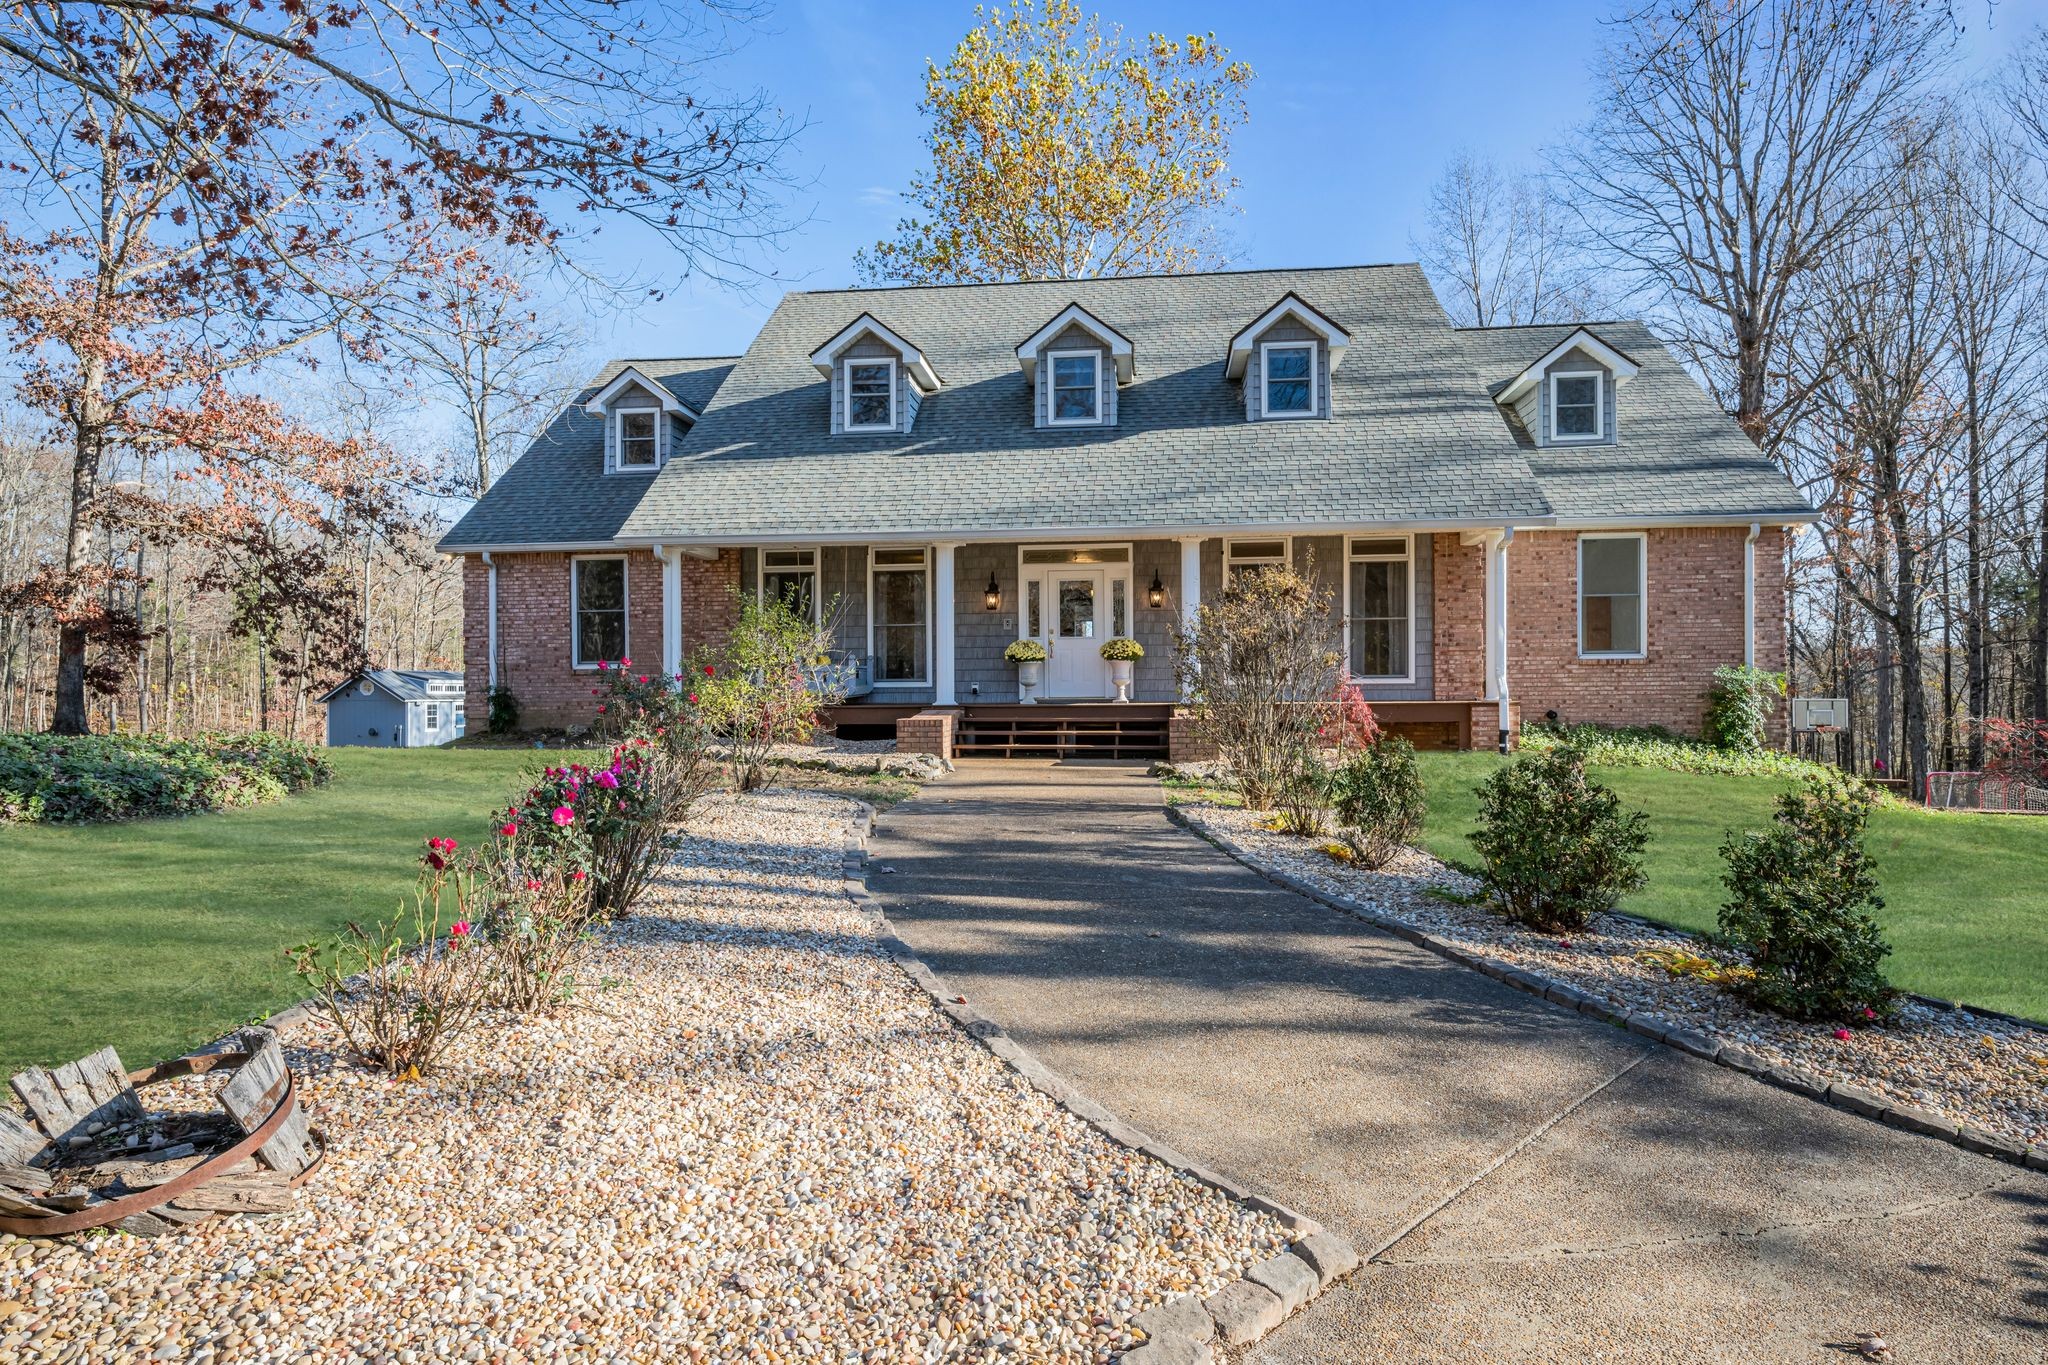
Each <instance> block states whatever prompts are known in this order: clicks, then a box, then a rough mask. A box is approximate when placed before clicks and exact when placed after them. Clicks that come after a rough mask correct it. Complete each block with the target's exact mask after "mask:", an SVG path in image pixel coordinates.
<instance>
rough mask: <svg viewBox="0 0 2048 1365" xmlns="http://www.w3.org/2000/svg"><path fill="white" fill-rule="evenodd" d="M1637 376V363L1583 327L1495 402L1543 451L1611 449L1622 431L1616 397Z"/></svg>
mask: <svg viewBox="0 0 2048 1365" xmlns="http://www.w3.org/2000/svg"><path fill="white" fill-rule="evenodd" d="M1636 371H1637V366H1636V363H1635V361H1633V360H1631V359H1630V358H1629V357H1628V356H1626V355H1624V354H1622V352H1621V351H1619V350H1617V349H1615V348H1614V347H1613V346H1610V345H1608V344H1607V343H1606V342H1605V341H1603V340H1601V339H1600V337H1599V335H1598V334H1597V333H1595V332H1594V331H1593V330H1592V329H1591V328H1589V327H1580V328H1578V329H1576V330H1575V331H1573V332H1572V334H1571V335H1570V336H1567V337H1566V338H1565V339H1564V340H1563V341H1560V342H1558V343H1557V345H1555V346H1553V347H1551V348H1550V350H1548V351H1547V352H1545V353H1544V354H1543V356H1542V357H1541V358H1539V359H1538V360H1537V361H1536V362H1535V363H1534V364H1532V365H1530V366H1529V367H1528V368H1527V369H1525V370H1523V371H1522V372H1521V373H1520V374H1518V375H1516V376H1515V377H1514V378H1513V379H1510V380H1509V381H1508V382H1507V384H1506V385H1505V386H1504V387H1503V388H1502V389H1501V390H1500V392H1498V393H1496V394H1495V395H1494V401H1495V402H1496V403H1499V404H1500V405H1501V406H1502V407H1504V408H1507V409H1509V410H1511V411H1512V412H1513V413H1514V414H1515V420H1516V421H1518V422H1520V423H1521V424H1522V429H1523V430H1524V431H1527V432H1528V433H1529V436H1530V438H1531V439H1532V440H1534V441H1535V442H1536V444H1537V445H1539V446H1564V445H1612V444H1614V441H1615V435H1616V432H1617V431H1618V430H1619V427H1620V422H1619V417H1618V415H1617V413H1616V407H1617V404H1616V401H1615V398H1616V392H1617V390H1619V389H1620V388H1621V386H1622V385H1623V384H1626V383H1627V382H1628V381H1629V380H1631V379H1633V378H1635V376H1636Z"/></svg>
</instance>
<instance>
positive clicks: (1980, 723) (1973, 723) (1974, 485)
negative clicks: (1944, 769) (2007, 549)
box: [1963, 367, 1991, 771]
mask: <svg viewBox="0 0 2048 1365" xmlns="http://www.w3.org/2000/svg"><path fill="white" fill-rule="evenodd" d="M1965 401H1966V403H1967V404H1968V411H1969V414H1970V422H1969V431H1968V435H1969V462H1970V468H1969V479H1968V503H1967V507H1966V509H1965V510H1966V516H1967V518H1968V520H1967V521H1966V522H1965V523H1964V525H1963V571H1964V573H1965V574H1966V575H1967V576H1968V578H1969V583H1968V584H1967V585H1966V588H1965V592H1966V595H1967V597H1968V602H1967V603H1966V605H1965V610H1966V611H1967V612H1968V616H1967V619H1966V620H1965V622H1964V626H1963V650H1964V653H1965V655H1966V658H1967V664H1966V668H1965V673H1966V674H1967V683H1966V686H1967V687H1968V689H1969V694H1970V699H1969V703H1968V707H1969V715H1968V718H1967V725H1968V731H1969V750H1970V752H1969V759H1968V762H1967V765H1966V766H1968V767H1969V768H1970V769H1971V770H1972V771H1975V770H1977V769H1980V768H1982V767H1983V766H1984V719H1985V717H1986V716H1988V715H1990V714H1991V653H1990V649H1989V647H1988V646H1987V645H1986V644H1985V640H1984V626H1985V617H1986V615H1987V613H1988V612H1989V610H1990V608H1989V605H1988V603H1987V602H1986V593H1985V590H1984V568H1985V566H1984V444H1983V422H1982V420H1981V417H1980V416H1979V413H1978V407H1979V396H1978V393H1977V375H1976V372H1975V369H1974V367H1973V368H1972V370H1971V373H1970V376H1969V381H1968V388H1967V393H1966V397H1965Z"/></svg>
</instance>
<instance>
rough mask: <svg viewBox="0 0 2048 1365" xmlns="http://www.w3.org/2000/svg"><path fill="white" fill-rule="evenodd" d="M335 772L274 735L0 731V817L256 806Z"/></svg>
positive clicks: (93, 816)
mask: <svg viewBox="0 0 2048 1365" xmlns="http://www.w3.org/2000/svg"><path fill="white" fill-rule="evenodd" d="M331 776H333V769H331V768H330V767H329V766H328V764H327V760H326V759H325V758H324V757H322V756H321V754H320V753H319V751H318V750H316V749H314V748H313V747H312V746H311V745H307V744H301V743H299V742H298V741H297V740H290V739H284V738H281V737H279V736H277V735H269V734H261V733H258V734H249V735H205V736H202V737H200V738H198V739H190V740H184V739H162V738H157V737H154V736H149V735H0V822H4V821H17V822H27V823H31V824H33V823H47V824H87V823H91V822H95V821H102V820H135V819H143V818H148V817H154V816H165V815H193V814H197V813H199V812H201V811H210V810H221V809H225V808H227V807H230V806H254V805H258V804H260V803H262V802H265V801H275V800H277V799H278V798H279V797H282V796H285V795H287V794H289V793H291V792H296V791H303V790H305V789H306V788H308V787H312V786H317V785H319V784H320V783H323V782H325V781H327V780H328V778H330V777H331Z"/></svg>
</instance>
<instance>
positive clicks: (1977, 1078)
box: [1178, 804, 2048, 1147]
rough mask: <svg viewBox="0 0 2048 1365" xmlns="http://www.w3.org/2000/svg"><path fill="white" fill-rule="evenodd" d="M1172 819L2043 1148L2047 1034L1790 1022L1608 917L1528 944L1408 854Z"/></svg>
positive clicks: (1624, 996)
mask: <svg viewBox="0 0 2048 1365" xmlns="http://www.w3.org/2000/svg"><path fill="white" fill-rule="evenodd" d="M1178 809H1179V810H1180V812H1181V814H1182V815H1183V816H1184V817H1185V818H1186V819H1187V820H1188V821H1189V822H1190V823H1191V824H1192V825H1193V826H1194V827H1195V828H1196V829H1197V830H1199V831H1200V832H1201V833H1203V834H1205V835H1206V836H1207V837H1209V838H1210V839H1212V840H1214V841H1215V842H1217V843H1218V844H1220V845H1222V846H1223V847H1224V848H1225V849H1227V850H1229V851H1230V852H1232V853H1234V854H1236V855H1237V856H1238V857H1240V858H1242V859H1244V860H1245V861H1246V862H1249V863H1251V864H1252V865H1253V866H1255V867H1259V868H1263V869H1265V870H1268V871H1272V872H1277V873H1281V874H1284V875H1286V876H1288V877H1291V878H1293V879H1295V880H1297V881H1300V882H1303V883H1305V884H1307V885H1309V886H1312V887H1315V888H1316V889H1318V890H1321V891H1323V892H1326V893H1328V894H1330V895H1332V896H1339V897H1343V898H1345V899H1347V900H1350V901H1353V902H1356V903H1358V904H1359V905H1361V906H1363V907H1364V908H1365V909H1367V910H1369V911H1371V912H1372V913H1374V914H1377V915H1381V916H1385V917H1387V918H1389V919H1393V920H1398V921H1400V922H1401V923H1404V924H1407V925H1409V926H1410V927H1412V928H1415V929H1418V930H1421V931H1423V932H1426V933H1428V934H1431V935H1433V936H1435V937H1437V938H1439V939H1442V940H1444V941H1446V942H1447V943H1449V944H1451V945H1453V946H1455V947H1457V948H1458V949H1460V950H1461V951H1464V952H1467V953H1470V954H1472V955H1474V956H1475V957H1483V958H1485V959H1488V960H1490V961H1493V962H1496V963H1499V964H1502V965H1504V966H1507V967H1511V968H1518V969H1520V970H1523V971H1527V972H1531V973H1534V974H1536V975H1538V976H1541V977H1544V978H1547V979H1548V980H1551V981H1555V982H1557V983H1560V984H1562V985H1565V986H1568V987H1571V988H1573V989H1575V990H1578V991H1581V992H1584V993H1585V994H1587V995H1589V996H1593V997H1595V998H1597V999H1599V1000H1602V1001H1605V1002H1607V1003H1608V1005H1610V1006H1611V1007H1612V1008H1614V1009H1615V1010H1616V1011H1618V1012H1625V1013H1645V1014H1650V1015H1654V1016H1656V1017H1658V1018H1660V1019H1663V1020H1665V1021H1667V1022H1668V1023H1669V1024H1673V1025H1677V1026H1679V1027H1682V1028H1689V1029H1693V1030H1696V1031H1698V1032H1700V1033H1702V1034H1705V1035H1707V1036H1709V1037H1711V1038H1714V1039H1717V1040H1719V1041H1721V1042H1722V1043H1724V1044H1727V1045H1732V1046H1737V1047H1741V1048H1744V1049H1747V1050H1748V1051H1749V1052H1751V1053H1753V1054H1755V1055H1756V1056H1757V1057H1759V1058H1761V1059H1763V1060H1764V1061H1765V1062H1766V1063H1767V1064H1769V1065H1773V1066H1782V1067H1788V1068H1792V1069H1795V1070H1797V1071H1802V1072H1806V1073H1809V1074H1811V1075H1813V1076H1816V1077H1819V1078H1821V1079H1822V1080H1824V1081H1827V1082H1831V1083H1838V1084H1842V1085H1849V1086H1854V1087H1857V1088H1860V1089H1862V1090H1866V1091H1869V1092H1872V1093H1874V1094H1875V1095H1877V1096H1879V1097H1881V1098H1883V1099H1885V1100H1887V1101H1889V1102H1890V1103H1892V1104H1896V1105H1904V1106H1908V1107H1911V1108H1913V1109H1919V1110H1924V1111H1927V1112H1930V1113H1933V1114H1938V1115H1940V1116H1941V1117H1942V1118H1944V1119H1947V1120H1951V1121H1953V1122H1957V1123H1962V1124H1967V1125H1969V1126H1971V1127H1973V1128H1978V1129H1981V1130H1983V1131H1985V1132H1987V1133H1990V1134H1993V1135H1995V1136H1997V1137H2000V1138H2003V1139H2005V1140H2007V1141H2010V1142H2015V1143H2019V1144H2022V1145H2032V1146H2041V1147H2048V1031H2043V1030H2041V1029H2039V1028H2036V1027H2033V1026H2031V1025H2028V1024H2026V1023H2023V1022H2021V1021H2018V1020H2012V1019H2005V1018H2000V1017H1997V1016H1991V1015H1984V1014H1978V1013H1973V1012H1970V1011H1965V1010H1961V1009H1946V1008H1941V1007H1939V1006H1936V1005H1932V1004H1928V1003H1925V1002H1922V1001H1919V1000H1916V999H1912V998H1906V999H1903V1000H1901V1001H1900V1003H1899V1006H1898V1009H1897V1011H1896V1012H1895V1014H1894V1015H1893V1017H1892V1018H1891V1019H1890V1020H1889V1021H1887V1022H1885V1023H1883V1024H1882V1025H1874V1026H1871V1027H1863V1028H1853V1029H1838V1028H1836V1027H1835V1026H1833V1025H1828V1024H1803V1023H1797V1022H1794V1021H1792V1020H1789V1019H1785V1018H1781V1017H1779V1016H1777V1015H1774V1014H1770V1013H1768V1012H1765V1011H1762V1010H1759V1009H1756V1008H1754V1007H1753V1006H1751V1005H1750V1004H1748V1003H1747V1002H1746V1001H1744V1000H1743V999H1741V998H1740V997H1739V996H1737V995H1734V994H1732V993H1731V992H1730V991H1728V990H1726V989H1723V988H1722V987H1720V986H1717V985H1714V984H1711V983H1709V982H1707V981H1705V980H1702V979H1700V978H1698V977H1697V976H1694V975H1674V974H1673V973H1672V972H1671V971H1669V970H1668V969H1667V968H1666V967H1665V966H1663V965H1661V964H1660V962H1659V961H1658V959H1659V958H1660V957H1661V958H1666V959H1670V958H1672V957H1674V956H1675V955H1678V954H1683V955H1685V956H1686V957H1691V958H1704V959H1707V960H1709V961H1710V962H1711V963H1713V964H1717V965H1733V966H1740V965H1742V964H1743V959H1742V958H1741V956H1740V955H1739V954H1737V953H1735V952H1732V951H1730V950H1727V949H1725V948H1722V947H1720V946H1718V945H1713V944H1710V943H1708V942H1707V941H1705V940H1703V939H1701V938H1699V937H1697V936H1695V935H1691V934H1685V933H1681V932H1678V931H1676V930H1668V929H1663V928H1659V927H1657V926H1654V925H1650V924H1646V923H1644V922H1643V921H1641V920H1638V919H1635V918H1632V917H1630V916H1627V915H1618V914H1604V915H1596V916H1595V917H1594V919H1593V923H1592V925H1591V929H1590V932H1585V933H1581V934H1577V935H1575V936H1572V937H1568V938H1559V937H1556V936H1552V935H1546V934H1541V933H1537V932H1535V931H1532V930H1528V929H1524V928H1522V927H1520V926H1519V925H1516V924H1514V923H1512V922H1510V921H1509V920H1507V919H1505V918H1503V917H1502V916H1501V915H1499V914H1498V913H1496V912H1494V911H1493V910H1491V909H1489V908H1487V907H1486V906H1484V905H1479V904H1460V903H1459V901H1460V900H1462V899H1465V898H1469V897H1473V896H1476V895H1477V894H1478V893H1479V890H1480V888H1479V884H1478V883H1477V882H1476V881H1474V880H1473V879H1472V878H1470V877H1468V876H1465V875H1464V874H1462V873H1459V872H1457V871H1455V870H1453V869H1451V868H1449V867H1447V866H1445V865H1444V864H1443V863H1441V862H1439V861H1438V860H1437V859H1435V858H1433V857H1430V856H1429V855H1428V854H1426V853H1423V852H1421V851H1419V850H1417V849H1413V848H1409V849H1404V850H1403V851H1402V852H1400V853H1398V854H1397V855H1396V856H1395V857H1394V859H1393V860H1392V861H1391V862H1390V863H1388V864H1387V865H1386V866H1385V867H1384V868H1382V869H1380V870H1379V871H1377V872H1369V871H1366V870H1364V869H1362V868H1358V867H1352V866H1347V865H1345V864H1344V863H1342V862H1340V861H1338V860H1337V859H1334V858H1332V857H1331V856H1330V855H1328V854H1327V853H1325V852H1323V851H1322V846H1321V842H1320V841H1311V840H1305V839H1299V838H1295V837H1293V836H1292V835H1288V834H1282V833H1277V832H1275V831H1273V830H1271V829H1269V828H1267V827H1266V825H1265V823H1264V821H1265V818H1266V817H1263V816H1261V815H1259V814H1257V813H1255V812H1250V811H1246V810H1243V809H1239V808H1235V807H1227V806H1219V805H1213V804H1185V805H1181V806H1180V807H1178ZM1845 1034H1846V1036H1843V1035H1845Z"/></svg>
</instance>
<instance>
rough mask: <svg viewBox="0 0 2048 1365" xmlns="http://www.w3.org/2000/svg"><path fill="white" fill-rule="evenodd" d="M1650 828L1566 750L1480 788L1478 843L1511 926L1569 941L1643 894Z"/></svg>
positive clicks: (1534, 759)
mask: <svg viewBox="0 0 2048 1365" xmlns="http://www.w3.org/2000/svg"><path fill="white" fill-rule="evenodd" d="M1648 825H1649V817H1648V816H1647V815H1645V814H1643V813H1642V812H1641V811H1634V812H1624V811H1623V810H1622V808H1621V798H1620V797H1618V796H1616V795H1615V794H1614V792H1613V791H1612V790H1611V789H1610V788H1607V787H1604V786H1602V785H1601V784H1600V783H1598V782H1595V781H1593V780H1592V779H1590V778H1588V777H1587V776H1586V764H1585V760H1584V759H1583V758H1581V757H1580V755H1579V753H1578V751H1577V750H1574V749H1569V748H1562V749H1554V750H1552V751H1550V752H1548V753H1541V754H1534V755H1530V756H1526V757H1524V758H1521V759H1519V760H1517V761H1516V762H1514V763H1511V764H1509V765H1508V766H1507V767H1505V768H1502V769H1500V770H1499V771H1498V772H1496V773H1494V774H1493V776H1491V777H1489V778H1488V779H1487V780H1486V781H1485V783H1484V784H1482V785H1481V786H1480V788H1479V828H1478V830H1477V831H1476V832H1474V834H1473V836H1472V845H1473V847H1474V848H1476V849H1477V850H1478V851H1479V856H1480V860H1481V863H1482V871H1481V878H1482V880H1483V881H1484V882H1485V884H1486V887H1487V890H1488V891H1489V892H1490V893H1491V894H1492V896H1493V899H1494V900H1495V901H1496V902H1497V903H1498V904H1499V905H1500V907H1501V909H1502V910H1503V911H1504V912H1506V914H1507V915H1508V916H1509V917H1510V918H1512V919H1515V920H1519V921H1521V922H1522V923H1524V924H1527V925H1529V926H1530V927H1531V928H1534V929H1540V930H1542V931H1544V932H1546V933H1564V932H1571V931H1574V930H1580V929H1584V928H1585V927H1586V924H1587V922H1588V921H1589V920H1590V919H1591V918H1592V916H1593V915H1594V914H1596V913H1598V912H1600V911H1603V910H1611V909H1613V908H1614V906H1615V905H1616V903H1617V902H1619V901H1620V899H1621V898H1622V897H1623V896H1624V895H1626V894H1628V893H1629V892H1631V891H1636V890H1640V889H1641V888H1642V886H1643V862H1642V852H1643V849H1644V847H1645V846H1646V845H1647V844H1648V843H1649V842H1650V834H1649V829H1648V828H1647V827H1648Z"/></svg>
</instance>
